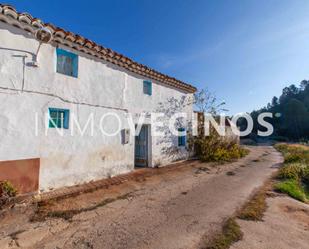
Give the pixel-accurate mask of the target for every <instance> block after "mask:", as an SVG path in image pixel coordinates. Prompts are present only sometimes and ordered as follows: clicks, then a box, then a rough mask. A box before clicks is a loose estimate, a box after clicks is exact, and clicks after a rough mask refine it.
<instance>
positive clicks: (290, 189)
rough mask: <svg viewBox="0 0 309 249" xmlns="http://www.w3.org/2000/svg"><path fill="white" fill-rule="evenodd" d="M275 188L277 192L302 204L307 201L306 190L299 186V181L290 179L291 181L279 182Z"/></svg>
mask: <svg viewBox="0 0 309 249" xmlns="http://www.w3.org/2000/svg"><path fill="white" fill-rule="evenodd" d="M274 188H275V190H277V191H279V192H282V193H286V194H288V195H289V196H291V197H293V198H295V199H297V200H299V201H302V202H305V201H306V194H305V192H304V189H303V188H302V186H301V185H300V184H299V182H298V181H297V180H294V179H290V180H286V181H283V182H279V183H277V184H275V186H274Z"/></svg>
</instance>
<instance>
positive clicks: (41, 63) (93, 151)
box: [0, 22, 192, 191]
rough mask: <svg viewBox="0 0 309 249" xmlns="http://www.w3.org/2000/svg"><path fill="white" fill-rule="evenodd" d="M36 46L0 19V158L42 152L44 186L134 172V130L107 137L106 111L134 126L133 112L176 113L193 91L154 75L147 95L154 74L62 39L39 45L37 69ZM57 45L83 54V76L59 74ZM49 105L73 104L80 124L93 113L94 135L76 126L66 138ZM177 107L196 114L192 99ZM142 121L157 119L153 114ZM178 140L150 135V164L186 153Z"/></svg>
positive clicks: (110, 126)
mask: <svg viewBox="0 0 309 249" xmlns="http://www.w3.org/2000/svg"><path fill="white" fill-rule="evenodd" d="M38 46H39V42H38V41H37V40H36V39H35V38H34V37H33V35H32V34H30V33H27V32H26V31H24V30H21V29H19V28H16V27H13V26H12V25H9V24H6V23H2V22H0V161H8V160H19V159H30V158H40V177H39V190H41V191H48V190H51V189H54V188H59V187H63V186H71V185H75V184H80V183H84V182H89V181H92V180H98V179H102V178H106V177H110V176H115V175H117V174H121V173H126V172H130V171H132V170H134V142H135V139H134V137H133V134H132V133H131V137H130V140H129V143H127V144H123V143H122V139H121V133H118V134H116V135H115V136H106V135H103V134H102V132H101V129H100V119H101V118H102V116H103V115H104V114H106V113H109V112H112V113H116V114H117V115H118V116H119V117H120V119H121V121H122V122H121V126H120V127H119V129H120V130H122V129H128V128H129V124H128V122H127V117H128V116H129V115H133V120H134V123H135V122H136V119H137V118H138V117H139V115H140V114H141V113H152V112H158V111H159V112H163V113H165V112H166V113H167V112H171V109H173V108H174V107H175V106H174V104H175V101H176V102H177V101H181V100H183V99H189V98H191V97H192V94H190V93H186V92H184V91H182V90H179V89H177V88H172V87H170V86H167V85H165V84H162V83H160V82H159V81H154V80H151V81H152V95H151V96H149V95H146V94H144V93H143V80H150V79H147V78H145V77H142V76H139V75H137V74H134V73H132V72H129V71H126V70H125V69H123V68H121V67H118V66H115V65H113V64H111V63H109V62H106V61H103V60H101V59H98V58H96V57H94V56H91V55H88V54H85V53H82V52H79V51H77V50H72V49H70V48H69V47H66V46H63V45H58V44H56V43H52V44H43V45H42V46H41V48H40V52H39V55H38V67H33V66H31V65H30V63H31V62H32V61H33V55H34V54H35V52H36V50H37V48H38ZM57 46H59V47H60V48H62V49H65V50H67V51H71V52H73V53H75V54H77V55H78V56H79V57H78V58H79V62H78V68H79V69H78V77H77V78H74V77H70V76H66V75H63V74H60V73H57V72H56V47H57ZM48 108H62V109H68V110H70V114H71V115H72V114H74V116H75V117H76V118H77V120H78V121H79V122H80V124H81V126H84V125H85V124H86V123H87V121H88V119H89V117H90V116H91V115H93V121H94V122H93V124H94V127H93V131H94V133H93V134H91V129H87V130H86V132H85V134H84V135H83V136H82V135H81V134H80V133H78V132H77V130H76V132H75V134H74V136H72V135H71V132H72V128H71V127H70V128H69V129H64V130H63V133H64V135H63V136H60V135H59V133H58V131H57V130H56V129H48V128H47V129H46V127H45V120H46V119H45V114H46V113H48ZM175 111H181V112H185V113H187V116H188V119H190V117H191V113H192V105H184V106H181V107H175ZM72 123H73V120H72V118H70V125H72ZM144 123H145V124H151V118H146V120H145V121H144ZM101 126H102V127H103V128H104V130H105V131H115V130H117V127H118V121H117V120H116V119H115V118H113V117H106V118H105V119H104V122H102V125H101ZM150 127H151V126H150ZM75 128H76V126H75ZM165 128H166V127H165ZM186 128H187V129H189V127H186ZM46 132H47V134H46ZM177 139H178V138H177V137H175V136H172V135H171V136H166V135H165V136H163V137H153V136H152V137H151V138H149V143H150V146H149V152H148V153H149V160H150V161H149V166H150V167H154V166H159V165H165V164H167V163H169V162H172V161H175V160H179V159H186V158H188V152H187V150H186V148H185V147H178V144H177V141H178V140H177Z"/></svg>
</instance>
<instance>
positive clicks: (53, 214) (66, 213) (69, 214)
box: [30, 193, 131, 222]
mask: <svg viewBox="0 0 309 249" xmlns="http://www.w3.org/2000/svg"><path fill="white" fill-rule="evenodd" d="M130 196H131V193H127V194H124V195H121V196H118V197H117V198H108V199H104V200H103V201H101V202H99V203H97V204H96V205H93V206H90V207H86V208H80V209H70V210H57V211H50V210H49V206H50V205H51V204H50V202H49V201H44V202H40V203H38V207H37V210H36V212H35V214H34V215H33V216H32V217H31V218H30V221H31V222H38V221H44V220H46V218H62V219H65V220H68V221H70V220H71V219H72V218H73V216H75V215H77V214H80V213H82V212H87V211H92V210H95V209H96V208H99V207H103V206H105V205H107V204H109V203H112V202H114V201H117V200H123V199H127V198H129V197H130Z"/></svg>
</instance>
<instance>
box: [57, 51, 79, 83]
mask: <svg viewBox="0 0 309 249" xmlns="http://www.w3.org/2000/svg"><path fill="white" fill-rule="evenodd" d="M57 73H61V74H65V75H68V76H72V77H75V78H77V76H78V55H76V54H73V53H71V52H68V51H66V50H63V49H60V48H57Z"/></svg>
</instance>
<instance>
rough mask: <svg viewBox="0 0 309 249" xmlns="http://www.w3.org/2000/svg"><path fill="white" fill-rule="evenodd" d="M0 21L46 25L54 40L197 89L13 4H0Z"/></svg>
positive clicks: (171, 83)
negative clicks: (35, 16)
mask: <svg viewBox="0 0 309 249" xmlns="http://www.w3.org/2000/svg"><path fill="white" fill-rule="evenodd" d="M0 21H3V22H6V23H9V24H12V25H14V26H16V27H18V28H21V29H24V30H26V31H28V32H31V33H33V34H34V32H35V31H36V30H37V29H38V28H40V27H45V28H48V29H49V30H50V31H51V32H52V34H53V41H54V42H57V43H60V44H63V45H66V46H69V47H71V48H73V49H76V50H79V51H82V52H85V53H87V54H90V55H93V56H96V57H98V58H100V59H103V60H105V61H107V62H110V63H112V64H115V65H117V66H120V67H122V68H124V69H126V70H129V71H131V72H133V73H137V74H139V75H141V76H145V77H148V78H151V79H154V80H157V81H160V82H162V83H164V84H166V85H169V86H172V87H175V88H178V89H181V90H183V91H186V92H189V93H194V92H195V91H196V88H195V87H194V86H192V85H190V84H188V83H185V82H183V81H180V80H177V79H176V78H174V77H171V76H168V75H166V74H163V73H160V72H158V71H156V70H154V69H152V68H150V67H148V66H145V65H143V64H141V63H138V62H136V61H134V60H133V59H130V58H129V57H126V56H124V55H122V54H120V53H118V52H116V51H114V50H112V49H110V48H106V47H104V46H102V45H100V44H97V43H95V42H93V41H91V40H89V39H87V38H84V37H83V36H81V35H79V34H76V33H73V32H70V31H66V30H64V29H62V28H60V27H57V26H55V25H53V24H51V23H44V22H43V21H42V20H40V19H38V18H34V17H33V16H32V15H31V14H28V13H26V12H22V13H19V12H17V11H16V9H15V8H14V7H13V6H12V5H9V4H0Z"/></svg>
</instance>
